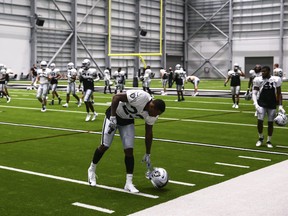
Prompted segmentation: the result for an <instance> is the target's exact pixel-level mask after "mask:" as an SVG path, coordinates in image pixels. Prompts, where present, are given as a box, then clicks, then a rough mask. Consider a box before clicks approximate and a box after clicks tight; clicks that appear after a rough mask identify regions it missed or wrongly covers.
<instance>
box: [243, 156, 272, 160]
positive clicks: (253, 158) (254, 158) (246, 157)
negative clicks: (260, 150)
mask: <svg viewBox="0 0 288 216" xmlns="http://www.w3.org/2000/svg"><path fill="white" fill-rule="evenodd" d="M238 157H239V158H244V159H251V160H260V161H271V159H268V158H258V157H248V156H242V155H239V156H238Z"/></svg>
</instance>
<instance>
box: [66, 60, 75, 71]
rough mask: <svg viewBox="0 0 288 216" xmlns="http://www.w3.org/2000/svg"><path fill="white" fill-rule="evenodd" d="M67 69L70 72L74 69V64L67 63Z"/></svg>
mask: <svg viewBox="0 0 288 216" xmlns="http://www.w3.org/2000/svg"><path fill="white" fill-rule="evenodd" d="M67 68H68V69H69V70H71V69H72V68H74V63H73V62H69V63H68V64H67Z"/></svg>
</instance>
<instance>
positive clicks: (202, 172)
mask: <svg viewBox="0 0 288 216" xmlns="http://www.w3.org/2000/svg"><path fill="white" fill-rule="evenodd" d="M188 172H193V173H200V174H205V175H213V176H224V174H219V173H212V172H204V171H199V170H188Z"/></svg>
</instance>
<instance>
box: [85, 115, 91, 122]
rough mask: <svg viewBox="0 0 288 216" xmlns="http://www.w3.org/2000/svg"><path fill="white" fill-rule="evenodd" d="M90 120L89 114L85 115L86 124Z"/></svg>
mask: <svg viewBox="0 0 288 216" xmlns="http://www.w3.org/2000/svg"><path fill="white" fill-rule="evenodd" d="M90 118H91V115H90V114H87V116H86V118H85V121H86V122H88V121H90Z"/></svg>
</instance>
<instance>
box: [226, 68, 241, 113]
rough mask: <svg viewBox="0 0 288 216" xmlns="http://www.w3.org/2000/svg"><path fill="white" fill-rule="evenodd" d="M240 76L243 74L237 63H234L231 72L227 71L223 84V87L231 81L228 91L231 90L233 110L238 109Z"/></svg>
mask: <svg viewBox="0 0 288 216" xmlns="http://www.w3.org/2000/svg"><path fill="white" fill-rule="evenodd" d="M240 76H245V74H244V72H243V71H242V70H241V68H240V67H239V65H238V64H237V63H235V64H234V68H233V70H229V71H228V76H227V78H226V80H225V82H224V86H226V84H227V83H228V82H229V80H230V79H231V82H230V89H231V94H232V101H233V106H232V108H235V109H238V108H239V95H240V89H241V79H240Z"/></svg>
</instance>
